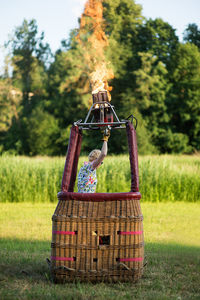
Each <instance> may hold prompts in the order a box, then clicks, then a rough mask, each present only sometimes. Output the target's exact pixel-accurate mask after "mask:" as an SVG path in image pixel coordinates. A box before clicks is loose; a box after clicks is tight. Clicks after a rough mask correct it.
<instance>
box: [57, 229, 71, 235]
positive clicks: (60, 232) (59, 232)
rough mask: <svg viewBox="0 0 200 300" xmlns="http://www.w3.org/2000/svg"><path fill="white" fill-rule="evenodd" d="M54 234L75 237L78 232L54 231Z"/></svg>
mask: <svg viewBox="0 0 200 300" xmlns="http://www.w3.org/2000/svg"><path fill="white" fill-rule="evenodd" d="M53 233H54V234H71V235H75V234H76V232H75V231H56V230H54V231H53Z"/></svg>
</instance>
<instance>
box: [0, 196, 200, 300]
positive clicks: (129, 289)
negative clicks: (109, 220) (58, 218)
mask: <svg viewBox="0 0 200 300" xmlns="http://www.w3.org/2000/svg"><path fill="white" fill-rule="evenodd" d="M141 206H142V212H143V215H144V233H145V261H146V262H147V265H146V267H145V271H144V276H143V278H142V279H141V280H140V281H139V282H138V283H136V284H131V283H127V284H121V283H118V284H106V283H98V284H90V283H71V284H64V285H59V284H57V285H55V284H54V283H52V282H51V278H50V273H49V270H48V266H47V264H46V258H47V257H48V258H49V257H50V249H51V224H52V223H51V217H52V215H53V212H54V210H55V207H56V204H55V203H54V204H50V203H47V204H45V203H40V204H32V203H1V204H0V210H1V213H0V238H1V240H0V299H6V300H7V299H104V300H107V299H115V300H116V299H161V300H162V299H170V300H171V299H177V300H178V299H179V300H180V299H200V229H199V225H200V224H199V223H200V222H199V221H200V204H199V203H186V202H174V203H171V202H167V203H149V202H141Z"/></svg>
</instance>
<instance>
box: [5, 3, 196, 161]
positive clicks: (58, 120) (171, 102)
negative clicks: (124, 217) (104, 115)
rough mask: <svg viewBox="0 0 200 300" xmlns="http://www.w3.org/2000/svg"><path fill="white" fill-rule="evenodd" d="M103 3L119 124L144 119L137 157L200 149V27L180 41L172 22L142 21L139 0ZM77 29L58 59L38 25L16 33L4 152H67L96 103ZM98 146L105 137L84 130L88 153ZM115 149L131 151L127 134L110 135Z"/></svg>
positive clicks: (10, 46)
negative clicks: (77, 128) (76, 127)
mask: <svg viewBox="0 0 200 300" xmlns="http://www.w3.org/2000/svg"><path fill="white" fill-rule="evenodd" d="M103 6H104V27H105V32H106V35H107V37H108V39H109V47H108V48H107V49H106V57H107V60H108V61H110V63H111V65H112V68H113V70H114V74H115V77H114V79H112V80H111V82H110V83H109V85H111V86H112V87H113V90H112V92H111V95H112V104H113V105H114V106H115V109H116V112H117V114H118V115H119V117H120V118H121V119H124V118H126V117H128V116H129V115H130V113H133V114H134V116H135V117H136V118H137V119H138V128H137V137H138V149H139V153H140V154H148V153H149V154H150V153H193V152H195V151H199V150H200V29H199V28H198V26H197V25H196V24H188V26H187V28H186V30H185V31H184V35H183V42H180V41H179V39H178V37H177V35H176V30H175V29H174V28H173V27H172V26H171V25H170V24H169V23H167V22H165V21H163V20H162V19H160V18H158V19H154V20H153V19H146V18H144V16H143V15H142V8H141V6H140V5H138V4H136V3H135V1H133V0H104V1H103ZM91 31H92V28H88V31H87V33H86V34H85V37H83V38H84V39H85V43H87V40H88V36H89V35H90V34H91ZM78 32H79V30H78V29H74V30H72V31H71V34H70V37H69V39H63V40H62V41H61V45H60V48H59V49H58V50H57V51H56V53H55V54H54V55H53V54H52V52H51V49H50V46H49V45H48V43H46V42H45V39H44V33H41V34H39V32H38V26H37V22H36V20H34V19H33V20H24V21H23V23H22V24H21V25H20V26H19V27H17V28H15V34H14V36H13V38H12V39H10V40H9V41H8V42H7V43H6V47H7V48H8V49H9V52H10V55H9V57H8V58H7V62H6V64H5V68H4V74H3V75H2V76H1V77H0V143H1V145H0V153H4V152H7V153H12V154H20V155H39V154H40V155H63V154H65V153H66V149H67V143H68V138H69V134H70V127H71V125H72V124H73V122H74V121H77V120H79V119H84V118H85V116H86V114H87V112H88V109H89V107H90V105H91V87H90V83H89V75H88V66H87V63H86V62H85V60H84V49H83V47H81V45H80V44H79V43H78V42H77V38H76V37H77V35H78ZM9 65H11V66H12V68H11V70H12V71H11V72H9ZM100 145H101V135H100V133H96V132H84V139H83V143H82V149H83V152H87V151H89V150H91V149H92V148H94V147H95V148H96V147H100ZM109 150H110V153H124V152H125V151H127V139H126V134H125V132H124V131H123V130H121V131H117V130H116V131H114V130H113V131H112V132H111V138H110V143H109Z"/></svg>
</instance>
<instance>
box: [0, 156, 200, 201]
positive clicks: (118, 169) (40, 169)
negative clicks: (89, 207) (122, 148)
mask: <svg viewBox="0 0 200 300" xmlns="http://www.w3.org/2000/svg"><path fill="white" fill-rule="evenodd" d="M85 160H86V157H81V158H80V160H79V168H80V166H81V164H82V163H83V162H84V161H85ZM64 163H65V158H64V157H60V158H59V157H54V158H50V157H36V158H29V157H10V156H2V157H0V201H1V202H55V201H57V197H56V195H57V192H59V191H60V185H61V180H62V173H63V169H64ZM139 174H140V192H141V194H142V200H143V201H151V202H167V201H173V202H174V201H188V202H197V201H200V157H198V156H175V155H174V156H172V155H171V156H170V155H162V156H144V157H142V156H141V157H139ZM97 176H98V187H97V192H106V193H111V192H128V191H130V184H131V183H130V163H129V158H128V155H121V156H108V157H107V158H106V159H105V161H104V165H103V166H102V167H100V168H99V169H98V171H97ZM75 191H77V188H75Z"/></svg>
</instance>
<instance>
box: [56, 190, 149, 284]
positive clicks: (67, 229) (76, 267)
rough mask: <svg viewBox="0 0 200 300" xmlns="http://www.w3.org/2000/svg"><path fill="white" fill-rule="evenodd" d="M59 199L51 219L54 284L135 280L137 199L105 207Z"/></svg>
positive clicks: (139, 243)
mask: <svg viewBox="0 0 200 300" xmlns="http://www.w3.org/2000/svg"><path fill="white" fill-rule="evenodd" d="M71 194H75V195H76V194H78V193H71ZM127 194H128V193H125V194H124V195H123V193H121V197H124V198H125V195H127ZM131 194H132V195H131ZM94 196H95V195H94ZM115 197H116V198H120V194H116V195H115ZM59 198H60V200H59V203H58V206H57V208H56V210H55V213H54V215H53V218H52V219H53V231H52V232H53V237H52V245H51V246H52V255H51V261H52V274H53V277H54V281H56V282H62V281H73V280H75V279H79V280H81V281H86V280H88V281H100V280H101V281H102V280H105V281H111V282H116V281H136V280H138V279H139V278H140V277H141V275H142V272H143V259H144V239H143V225H142V219H143V218H142V214H141V209H140V201H139V199H137V198H139V195H137V193H130V195H129V198H130V199H128V200H112V201H109V200H108V201H105V202H99V201H96V202H94V201H82V200H81V201H80V200H69V197H67V195H65V194H64V193H60V194H59ZM71 198H73V195H71Z"/></svg>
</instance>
